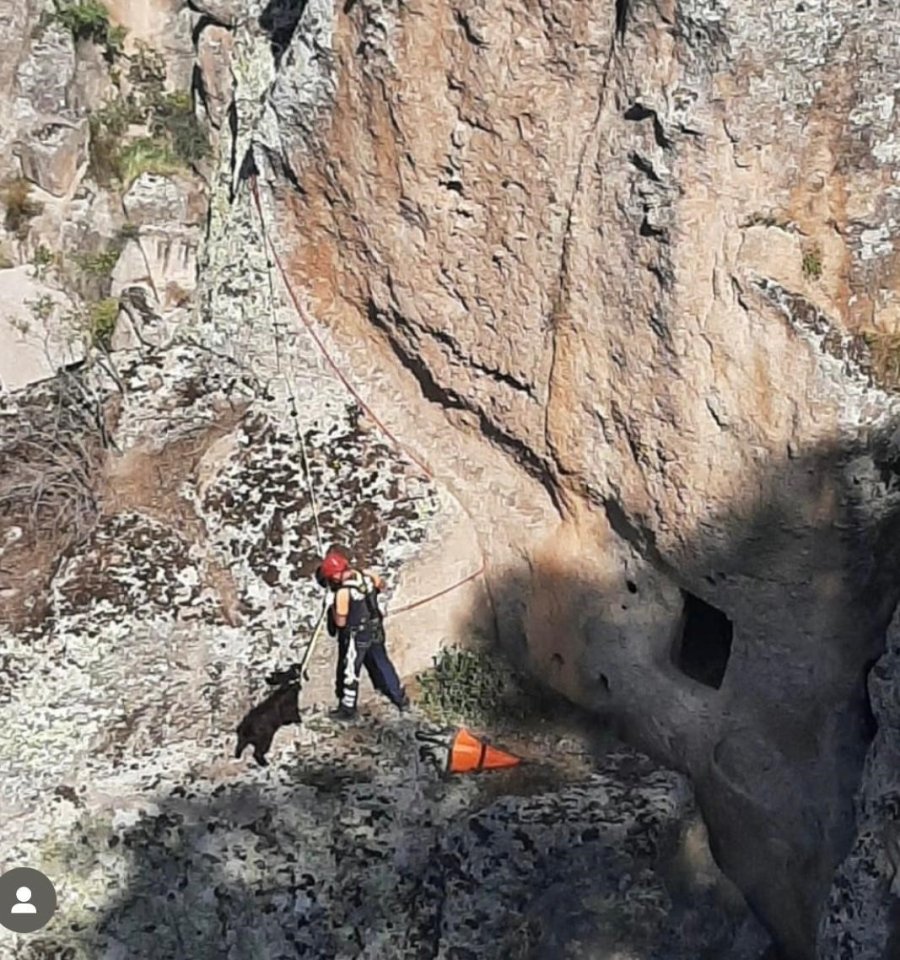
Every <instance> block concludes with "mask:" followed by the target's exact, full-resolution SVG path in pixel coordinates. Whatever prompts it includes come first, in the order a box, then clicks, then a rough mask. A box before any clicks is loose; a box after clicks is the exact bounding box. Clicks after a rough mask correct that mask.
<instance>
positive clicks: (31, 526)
mask: <svg viewBox="0 0 900 960" xmlns="http://www.w3.org/2000/svg"><path fill="white" fill-rule="evenodd" d="M17 399H18V398H17ZM19 408H20V412H19V414H18V415H17V416H15V417H4V418H2V419H0V520H2V521H3V522H2V523H0V526H3V527H8V526H10V525H18V526H21V527H23V528H24V533H25V536H26V538H27V540H28V541H29V542H30V543H34V544H37V543H40V542H42V541H45V540H52V541H54V542H57V543H60V545H61V546H62V547H63V548H65V547H69V546H72V545H73V544H76V543H80V542H82V541H83V540H85V539H86V538H87V537H88V536H89V535H90V533H91V532H92V530H93V529H94V526H95V524H96V522H97V519H98V516H99V512H100V502H99V501H100V497H99V490H100V485H101V480H102V477H103V464H104V459H105V449H106V447H107V446H108V442H109V438H108V434H107V428H106V423H105V421H104V418H103V410H102V405H101V402H100V400H99V399H98V398H97V397H95V396H93V395H92V394H91V393H90V391H89V390H88V389H87V387H86V386H85V385H84V383H83V382H82V380H81V378H80V377H79V376H78V375H77V373H70V372H62V373H60V374H59V375H58V376H57V377H55V378H54V379H53V380H49V381H47V382H46V383H43V384H40V385H38V386H37V387H35V388H33V389H32V390H31V391H29V392H28V394H27V395H26V396H25V397H23V398H22V399H21V400H19Z"/></svg>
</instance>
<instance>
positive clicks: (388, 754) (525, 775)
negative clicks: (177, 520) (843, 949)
mask: <svg viewBox="0 0 900 960" xmlns="http://www.w3.org/2000/svg"><path fill="white" fill-rule="evenodd" d="M422 723H423V718H422V717H421V715H418V714H416V715H413V716H412V717H410V718H405V719H402V720H400V719H397V716H396V714H395V713H394V712H393V710H392V708H390V707H389V706H385V707H383V708H382V706H381V705H380V704H372V705H370V706H369V707H368V708H367V709H366V710H365V711H364V715H363V717H362V719H361V721H360V723H359V724H358V725H357V726H355V727H353V728H350V729H347V728H345V727H342V726H336V725H335V723H334V721H331V720H329V719H328V718H327V717H326V716H323V715H322V714H321V713H317V712H314V711H313V712H311V711H308V710H307V711H304V718H303V724H302V725H301V726H300V727H294V728H288V729H284V730H282V731H281V732H280V733H279V734H278V738H277V741H276V747H275V749H274V750H273V755H272V760H273V764H272V766H270V767H269V768H267V769H265V770H261V769H260V768H257V767H254V766H251V765H248V764H246V763H240V762H237V761H232V760H228V759H227V757H228V754H229V751H230V749H231V746H232V743H233V740H232V738H231V736H230V732H229V731H228V730H226V729H221V730H217V731H211V732H210V733H209V734H208V735H206V736H203V737H201V738H200V739H198V740H195V741H192V742H190V743H185V742H183V743H174V742H172V734H171V731H169V732H168V738H167V740H168V742H163V743H161V744H160V748H159V751H158V752H157V754H156V756H155V759H154V760H153V762H152V763H151V762H150V761H147V762H143V761H142V762H135V761H133V760H130V759H129V757H128V756H124V755H123V756H122V759H121V762H120V763H119V764H117V765H115V766H112V767H107V768H106V769H105V770H104V771H103V772H102V773H100V772H99V771H98V770H95V772H94V773H93V775H92V776H91V777H90V778H85V777H72V776H71V775H70V774H68V773H66V774H63V772H62V771H60V773H59V775H58V776H57V777H56V778H55V779H54V780H53V782H52V784H51V782H50V781H49V780H48V781H47V782H45V783H44V785H43V794H42V798H41V801H40V804H39V807H37V808H32V810H31V811H29V813H28V814H23V815H21V816H19V817H15V816H10V812H9V811H8V810H5V811H4V814H5V824H6V833H5V837H4V858H5V859H9V860H14V861H16V862H26V863H29V864H31V865H33V866H37V867H39V868H40V869H42V870H44V871H45V872H47V873H48V874H49V875H50V876H52V877H53V878H54V880H55V882H56V884H57V890H58V894H59V899H60V909H59V912H58V913H57V915H56V917H55V918H54V920H53V921H52V922H51V924H50V925H49V926H48V927H47V928H45V930H44V931H42V932H41V933H40V934H39V935H36V936H33V937H26V936H21V937H19V938H17V939H16V940H15V942H14V943H11V944H9V952H7V953H5V954H4V955H5V956H10V957H15V958H16V960H26V958H27V960H39V958H40V960H45V958H49V957H68V958H72V960H75V958H78V960H81V958H85V960H86V958H92V960H94V958H97V960H99V958H109V960H112V958H125V957H129V958H131V957H133V958H140V957H148V958H149V957H166V958H173V960H175V958H183V957H186V956H190V957H196V958H205V957H210V958H212V957H223V956H228V957H234V958H238V957H250V956H262V955H265V956H270V957H284V958H288V957H310V958H313V957H315V958H325V957H330V958H350V957H354V958H361V957H370V958H387V957H409V958H416V960H418V958H425V957H428V958H432V957H433V958H447V960H451V958H453V960H464V958H475V957H477V958H479V960H481V958H492V957H495V958H497V960H506V958H510V957H535V958H547V960H550V958H562V957H571V958H575V957H586V956H592V957H601V956H602V957H613V956H616V957H634V958H642V960H643V958H646V960H649V958H659V960H662V958H666V960H670V958H672V960H674V958H684V960H688V958H695V957H698V956H709V957H722V958H735V960H737V958H741V960H743V958H746V960H756V958H757V957H758V956H760V954H761V951H762V949H763V948H764V946H765V944H766V941H767V938H766V937H765V935H764V934H763V932H762V931H761V929H760V928H759V927H758V926H757V925H756V923H755V921H752V920H751V919H750V918H749V917H748V915H747V913H746V908H745V907H744V906H743V904H742V901H741V898H740V896H739V895H737V894H736V893H735V892H734V891H733V888H730V886H729V885H728V884H727V883H726V882H725V881H724V879H723V878H722V877H721V875H720V874H718V871H717V870H716V868H715V867H714V866H713V865H712V863H711V859H710V857H709V853H708V850H707V849H706V848H705V841H704V833H703V831H702V826H701V825H700V823H699V821H698V820H697V814H696V809H695V807H694V805H693V801H692V799H691V793H690V789H689V787H688V785H687V783H686V782H685V781H684V780H683V778H681V777H679V776H677V775H675V774H672V773H669V772H666V771H663V770H660V769H659V768H657V767H656V766H654V765H653V764H651V763H649V762H648V761H647V760H646V759H645V758H642V757H640V756H639V755H637V754H634V753H631V752H629V751H624V750H612V751H611V750H609V747H608V746H607V748H606V749H605V751H604V754H603V756H602V761H601V762H600V763H599V764H598V765H597V764H596V763H595V761H596V757H595V756H592V750H591V746H590V744H589V743H586V742H584V741H583V740H581V739H579V737H578V736H577V735H576V736H571V735H570V736H569V737H568V739H566V740H563V739H562V738H561V737H560V735H559V731H558V730H554V731H553V732H552V735H548V734H546V733H544V734H541V733H540V732H537V733H533V734H532V735H531V736H530V737H528V738H527V740H526V739H522V738H521V735H520V737H519V738H516V737H515V736H514V735H510V739H508V740H506V741H503V742H502V743H501V744H500V745H502V746H508V747H510V746H511V747H512V748H515V749H521V750H522V752H523V753H524V754H525V755H526V756H528V757H529V759H531V760H532V761H533V766H528V767H522V768H519V769H517V770H513V771H508V772H505V773H495V774H493V775H485V776H484V777H483V778H482V779H481V780H479V779H477V778H472V777H470V778H465V777H461V778H456V779H453V780H447V779H446V778H443V777H442V776H440V775H439V772H438V771H437V770H436V769H434V767H433V766H432V765H431V764H429V763H428V762H427V761H423V760H422V759H420V758H419V755H418V752H417V747H418V742H417V741H416V740H415V738H414V733H415V730H416V729H418V728H419V727H420V725H421V724H422ZM161 739H162V738H161ZM142 752H143V751H142ZM593 752H594V753H595V752H596V748H595V750H594V751H593ZM37 810H39V816H35V813H36V811H37Z"/></svg>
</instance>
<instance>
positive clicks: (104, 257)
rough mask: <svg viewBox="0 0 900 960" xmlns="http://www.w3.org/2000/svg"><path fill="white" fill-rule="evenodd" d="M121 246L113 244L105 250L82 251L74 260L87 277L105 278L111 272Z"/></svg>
mask: <svg viewBox="0 0 900 960" xmlns="http://www.w3.org/2000/svg"><path fill="white" fill-rule="evenodd" d="M120 253H121V248H119V247H117V246H116V245H115V244H113V245H112V246H110V247H108V248H107V249H105V250H100V251H98V252H97V253H83V254H77V255H76V256H75V262H76V263H77V264H78V266H79V268H80V269H81V271H82V273H85V274H87V275H88V276H89V277H96V278H98V279H105V278H106V277H108V276H109V275H110V274H111V273H112V272H113V267H115V265H116V261H117V260H118V259H119V254H120Z"/></svg>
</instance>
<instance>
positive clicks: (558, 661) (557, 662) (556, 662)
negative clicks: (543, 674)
mask: <svg viewBox="0 0 900 960" xmlns="http://www.w3.org/2000/svg"><path fill="white" fill-rule="evenodd" d="M550 662H551V663H552V664H553V666H554V667H561V666H562V665H563V664H564V663H565V660H563V658H562V656H561V655H560V654H558V653H554V654H553V656H552V657H551V658H550Z"/></svg>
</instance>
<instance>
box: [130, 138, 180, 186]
mask: <svg viewBox="0 0 900 960" xmlns="http://www.w3.org/2000/svg"><path fill="white" fill-rule="evenodd" d="M119 169H120V173H121V176H120V179H121V181H122V183H123V184H126V185H127V184H130V183H132V182H133V181H134V180H136V179H137V178H138V177H139V176H140V175H141V174H142V173H158V174H160V175H162V176H165V175H167V174H172V173H177V172H178V171H179V170H180V169H181V164H180V163H179V162H178V158H177V157H175V156H174V154H173V153H172V150H171V148H170V147H169V144H168V143H166V142H165V141H164V140H163V141H159V140H151V139H149V138H146V137H145V138H143V139H141V140H135V141H134V142H133V143H129V144H128V145H127V146H126V147H124V148H123V150H122V152H121V154H120V163H119Z"/></svg>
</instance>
